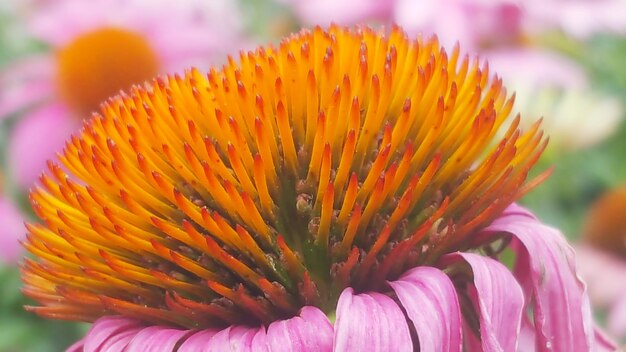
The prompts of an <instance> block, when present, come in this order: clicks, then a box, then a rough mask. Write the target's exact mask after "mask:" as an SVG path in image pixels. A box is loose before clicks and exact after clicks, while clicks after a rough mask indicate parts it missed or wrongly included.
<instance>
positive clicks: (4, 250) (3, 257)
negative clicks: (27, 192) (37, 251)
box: [0, 195, 26, 264]
mask: <svg viewBox="0 0 626 352" xmlns="http://www.w3.org/2000/svg"><path fill="white" fill-rule="evenodd" d="M24 233H26V229H25V228H24V224H23V220H22V215H21V214H20V212H19V210H18V209H17V208H16V207H15V205H13V203H12V202H11V201H10V200H9V199H8V198H6V197H4V196H2V195H0V264H13V263H15V262H17V260H18V259H20V258H21V257H22V247H21V246H20V244H19V242H18V240H19V239H20V238H21V237H22V235H23V234H24Z"/></svg>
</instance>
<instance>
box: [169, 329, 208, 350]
mask: <svg viewBox="0 0 626 352" xmlns="http://www.w3.org/2000/svg"><path fill="white" fill-rule="evenodd" d="M217 332H218V330H216V329H204V330H200V331H198V332H195V333H193V335H191V336H189V337H188V338H187V339H186V340H185V342H183V344H182V345H180V348H179V349H178V350H179V351H185V352H202V351H204V350H205V347H206V345H207V343H208V341H210V340H211V338H213V336H214V335H215V334H216V333H217Z"/></svg>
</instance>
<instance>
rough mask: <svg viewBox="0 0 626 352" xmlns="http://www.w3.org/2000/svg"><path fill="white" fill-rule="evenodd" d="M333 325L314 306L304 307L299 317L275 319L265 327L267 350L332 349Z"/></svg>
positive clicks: (321, 350) (314, 350) (321, 351)
mask: <svg viewBox="0 0 626 352" xmlns="http://www.w3.org/2000/svg"><path fill="white" fill-rule="evenodd" d="M332 340H333V326H332V325H331V324H330V321H329V320H328V318H327V317H326V315H325V314H324V313H323V312H322V311H321V310H319V309H318V308H315V307H304V308H302V310H301V311H300V316H299V317H293V318H291V319H287V320H281V321H276V322H273V323H272V324H270V326H269V327H268V328H267V345H268V347H269V350H270V351H272V352H274V351H277V352H280V351H285V352H289V351H303V352H305V351H311V352H316V351H320V352H323V351H332V349H333V345H332Z"/></svg>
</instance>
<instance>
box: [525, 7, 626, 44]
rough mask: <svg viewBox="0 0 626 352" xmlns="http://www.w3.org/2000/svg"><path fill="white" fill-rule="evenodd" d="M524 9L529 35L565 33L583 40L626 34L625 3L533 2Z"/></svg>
mask: <svg viewBox="0 0 626 352" xmlns="http://www.w3.org/2000/svg"><path fill="white" fill-rule="evenodd" d="M523 7H524V11H525V12H526V13H527V14H526V16H525V17H526V20H525V27H526V28H527V30H528V31H529V32H535V33H536V32H539V31H546V30H561V31H563V32H565V33H566V34H567V35H570V36H573V37H576V38H580V39H586V38H588V37H590V36H592V35H594V34H598V33H614V34H624V33H626V2H625V1H623V0H550V1H543V0H529V1H525V2H523Z"/></svg>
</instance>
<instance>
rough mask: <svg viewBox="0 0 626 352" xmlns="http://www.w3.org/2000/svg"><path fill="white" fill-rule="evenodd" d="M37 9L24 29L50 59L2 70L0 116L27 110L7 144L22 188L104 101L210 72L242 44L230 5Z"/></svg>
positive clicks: (56, 5) (138, 2)
mask: <svg viewBox="0 0 626 352" xmlns="http://www.w3.org/2000/svg"><path fill="white" fill-rule="evenodd" d="M42 6H43V7H41V8H40V7H37V8H31V9H30V11H29V16H30V18H29V25H28V26H29V29H30V30H31V33H32V35H33V36H34V38H36V39H37V40H39V41H41V42H42V43H43V44H45V45H48V46H50V48H51V49H52V53H50V54H47V53H45V54H44V53H42V54H36V55H33V57H31V58H27V59H22V60H20V61H19V62H17V63H15V64H13V65H10V66H8V67H6V68H4V70H3V72H2V75H3V82H2V84H3V86H5V87H8V88H7V89H8V90H7V91H6V93H4V94H3V96H2V97H0V112H2V116H3V117H7V116H10V115H12V114H14V113H16V112H20V111H24V110H25V109H27V113H26V114H25V115H24V116H23V117H21V118H20V120H19V121H18V122H17V126H16V127H15V129H14V132H13V133H12V134H11V136H10V141H9V145H8V149H9V157H8V162H9V167H8V170H9V172H10V173H11V175H10V179H11V180H12V181H14V182H17V184H18V185H20V186H21V187H22V188H28V187H30V186H31V185H32V184H33V182H34V181H35V180H36V178H37V177H38V176H39V173H40V170H42V169H43V167H44V166H45V160H47V159H49V158H51V157H52V156H53V155H54V153H55V152H56V151H58V150H60V149H61V148H62V147H63V144H64V142H65V140H66V139H67V138H68V137H69V135H70V133H71V132H72V131H76V130H77V128H78V127H79V126H80V125H81V120H82V119H86V118H89V117H90V114H91V113H92V112H94V111H97V110H98V104H99V103H100V102H101V101H103V100H104V99H106V98H107V97H108V96H110V95H112V94H115V93H116V92H117V91H118V90H120V89H127V88H129V87H130V85H132V84H141V83H142V82H143V81H145V80H147V79H150V78H152V77H154V76H155V75H156V74H158V73H163V72H182V69H183V68H185V67H189V66H190V65H195V66H197V67H208V64H209V63H213V62H215V60H216V59H217V58H220V59H223V57H225V55H226V54H227V53H229V52H233V51H234V50H236V49H239V48H241V47H242V46H245V44H242V43H243V40H242V39H243V38H242V34H241V32H242V24H241V23H240V22H239V19H240V16H239V15H238V9H237V7H236V5H235V4H234V3H233V2H230V1H210V2H205V1H194V0H187V1H176V2H172V1H160V2H158V3H156V2H154V1H143V0H131V1H105V0H98V1H88V2H86V1H79V0H63V1H52V2H45V4H44V5H42ZM33 141H39V142H38V143H33ZM43 143H45V144H43Z"/></svg>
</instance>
